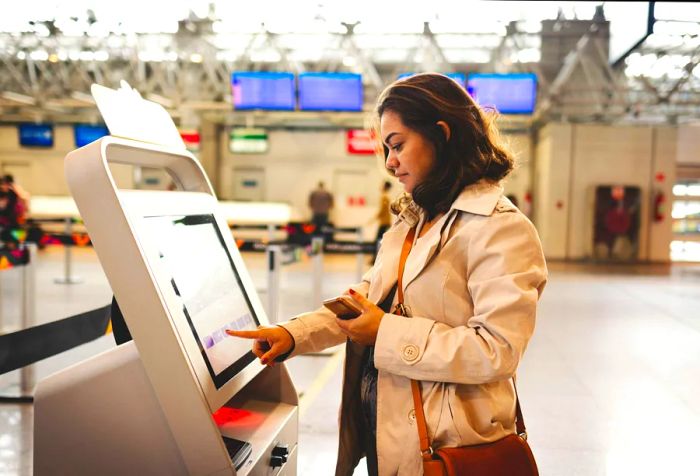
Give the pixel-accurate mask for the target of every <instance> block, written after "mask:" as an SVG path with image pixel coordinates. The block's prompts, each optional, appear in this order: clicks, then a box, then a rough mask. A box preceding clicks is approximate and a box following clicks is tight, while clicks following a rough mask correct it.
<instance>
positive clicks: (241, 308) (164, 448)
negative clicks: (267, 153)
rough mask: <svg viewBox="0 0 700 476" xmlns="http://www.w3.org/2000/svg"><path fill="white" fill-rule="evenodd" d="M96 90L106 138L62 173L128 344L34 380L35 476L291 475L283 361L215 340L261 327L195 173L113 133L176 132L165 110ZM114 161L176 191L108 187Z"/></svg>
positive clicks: (170, 151) (173, 156)
mask: <svg viewBox="0 0 700 476" xmlns="http://www.w3.org/2000/svg"><path fill="white" fill-rule="evenodd" d="M97 92H98V94H95V96H96V99H97V102H98V105H99V106H100V110H101V112H102V114H103V117H105V120H106V122H107V125H108V126H109V128H110V131H111V134H112V135H111V136H107V137H104V138H102V139H100V140H98V141H96V142H93V143H91V144H89V145H87V146H85V147H82V148H80V149H78V150H76V151H73V152H71V153H70V154H68V156H67V157H66V160H65V170H66V177H67V180H68V183H69V186H70V190H71V193H72V194H73V197H74V199H75V202H76V204H77V206H78V208H79V210H80V214H81V216H82V218H83V220H84V222H85V225H86V227H87V230H88V232H89V234H90V238H91V239H92V243H93V245H94V247H95V250H96V252H97V255H98V257H99V259H100V262H101V264H102V267H103V269H104V271H105V274H106V276H107V278H108V281H109V283H110V285H111V287H112V290H113V292H114V294H115V297H116V299H117V302H118V303H119V306H120V308H121V310H122V313H123V314H124V318H125V320H126V323H127V325H128V327H129V330H130V331H131V334H132V336H133V342H130V343H128V344H123V345H120V346H118V347H116V348H114V349H112V350H109V351H107V352H104V353H102V354H100V355H97V356H95V357H93V358H91V359H89V360H87V361H84V362H82V363H79V364H77V365H74V366H72V367H70V368H67V369H65V370H63V371H61V372H59V373H57V374H54V375H52V376H50V377H48V378H46V379H45V380H43V381H41V382H39V384H38V386H37V389H36V393H35V404H34V405H35V408H34V417H35V422H34V428H35V431H34V433H35V436H34V440H35V441H34V471H35V473H36V474H37V475H64V474H65V475H80V474H90V475H92V474H95V475H97V474H99V475H125V474H139V475H146V474H164V475H177V474H193V475H200V474H201V475H209V474H211V475H214V474H216V475H224V474H229V475H236V474H237V475H277V474H285V475H294V474H296V458H297V434H298V425H297V420H298V416H297V415H298V412H297V404H298V401H297V394H296V391H295V389H294V386H293V384H292V382H291V380H290V377H289V375H288V373H287V371H286V369H285V367H284V365H282V364H278V365H276V366H274V367H270V368H268V367H264V366H262V365H261V364H260V363H259V362H258V361H257V359H255V357H254V355H253V354H252V353H251V351H250V348H251V343H250V341H246V340H242V339H238V338H233V337H227V336H226V334H225V332H224V331H225V330H226V329H254V328H256V326H257V325H259V324H267V323H268V322H267V318H266V315H265V312H264V310H263V307H262V305H261V302H260V300H259V298H258V296H257V294H256V291H255V287H254V286H253V283H252V281H251V278H250V276H249V275H248V273H247V270H246V267H245V265H244V263H243V260H242V259H241V256H240V254H239V252H238V250H237V248H236V246H235V243H234V241H233V239H232V236H231V233H230V231H229V229H228V227H227V224H226V222H225V221H224V220H223V219H222V218H221V217H220V216H219V213H218V211H217V200H216V197H215V195H214V192H213V191H212V188H211V185H210V183H209V181H208V179H207V177H206V174H205V173H204V171H203V169H202V167H201V165H200V164H199V162H198V161H197V159H195V158H194V157H193V156H192V155H191V154H190V153H189V152H187V150H186V149H185V148H184V146H182V147H180V146H179V144H178V143H177V141H176V140H175V141H171V140H170V139H167V140H162V139H158V138H157V140H159V141H161V143H147V142H144V141H140V140H134V139H127V138H120V137H115V135H118V134H115V129H116V130H117V131H124V130H126V129H128V128H132V129H133V128H134V123H133V121H136V122H138V121H143V122H144V123H149V120H150V121H152V122H151V123H150V124H151V125H150V128H151V129H153V128H154V127H155V126H154V125H153V124H154V122H153V121H155V123H157V124H158V127H159V128H160V132H162V133H163V134H160V137H174V135H173V134H172V133H171V132H172V131H174V132H175V134H177V130H176V129H175V126H174V124H173V123H172V120H170V118H169V116H168V120H169V123H164V121H163V113H165V110H162V108H160V109H158V108H159V106H157V105H154V104H153V103H149V102H148V101H144V100H142V99H141V98H140V96H138V97H135V94H137V93H135V92H133V91H121V92H119V93H117V92H115V91H111V90H106V89H105V88H102V89H99V88H98V91H97ZM93 93H95V91H93ZM100 94H102V95H104V96H105V97H106V98H107V99H105V100H104V101H102V100H101V98H100V97H99V96H100ZM119 94H122V96H119ZM103 99H104V98H103ZM105 101H111V102H112V103H114V105H113V106H109V108H111V107H114V108H115V109H113V110H110V111H106V110H105ZM119 103H121V104H119ZM113 111H120V112H113ZM149 114H150V115H151V116H152V117H150V119H149ZM129 115H131V116H132V117H134V118H135V119H133V121H131V122H130V123H128V124H127V123H126V122H124V121H123V120H122V122H121V123H119V121H120V119H119V117H122V118H125V117H127V116H129ZM137 116H138V117H137ZM155 116H158V118H155ZM165 116H167V113H165ZM115 117H116V118H117V119H115ZM110 120H112V121H116V122H113V123H110ZM130 134H131V133H130ZM125 135H126V134H125ZM132 135H138V133H133V134H132ZM156 135H158V134H156ZM152 137H153V136H151V137H149V138H152ZM178 139H179V136H178ZM165 142H167V143H165ZM112 164H130V165H132V166H137V167H151V168H161V169H165V170H166V171H167V172H168V173H169V174H170V176H171V177H172V179H173V181H174V182H175V183H176V184H177V185H178V189H179V190H178V191H143V190H124V189H119V188H118V187H117V186H116V184H115V180H114V177H113V175H112V172H111V170H110V166H111V165H112Z"/></svg>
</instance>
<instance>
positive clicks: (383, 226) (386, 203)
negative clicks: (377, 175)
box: [372, 180, 391, 264]
mask: <svg viewBox="0 0 700 476" xmlns="http://www.w3.org/2000/svg"><path fill="white" fill-rule="evenodd" d="M389 190H391V182H389V181H388V180H386V181H385V182H384V185H382V191H381V196H380V198H379V210H377V215H376V216H375V220H377V222H378V223H379V227H378V228H377V236H376V238H375V239H374V255H373V256H372V264H374V260H375V259H377V251H378V250H379V242H380V241H381V239H382V236H384V233H386V231H387V230H388V229H389V228H390V227H391V209H390V205H391V197H390V196H389Z"/></svg>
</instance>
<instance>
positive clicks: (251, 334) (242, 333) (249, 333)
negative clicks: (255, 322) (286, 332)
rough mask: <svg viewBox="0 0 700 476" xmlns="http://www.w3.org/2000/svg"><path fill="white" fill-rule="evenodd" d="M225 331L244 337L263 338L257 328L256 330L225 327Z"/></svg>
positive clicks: (231, 334)
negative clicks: (236, 329)
mask: <svg viewBox="0 0 700 476" xmlns="http://www.w3.org/2000/svg"><path fill="white" fill-rule="evenodd" d="M226 333H227V334H228V335H230V336H234V337H243V338H244V339H264V338H265V336H264V334H263V333H262V332H261V331H259V330H257V331H235V330H232V329H226Z"/></svg>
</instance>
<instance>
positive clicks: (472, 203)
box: [452, 180, 503, 216]
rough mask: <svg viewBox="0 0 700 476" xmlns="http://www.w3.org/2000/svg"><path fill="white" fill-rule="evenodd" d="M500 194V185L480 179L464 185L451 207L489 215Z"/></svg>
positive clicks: (501, 188) (501, 190) (501, 189)
mask: <svg viewBox="0 0 700 476" xmlns="http://www.w3.org/2000/svg"><path fill="white" fill-rule="evenodd" d="M501 195H503V187H502V186H500V185H499V184H495V183H491V182H486V181H483V180H482V181H480V182H477V183H475V184H472V185H469V186H467V187H465V188H464V190H462V193H460V194H459V196H458V197H457V199H456V200H455V201H454V203H453V204H452V209H456V210H461V211H463V212H467V213H473V214H475V215H484V216H489V215H491V214H492V213H493V210H494V209H495V208H496V204H497V203H498V199H499V198H501Z"/></svg>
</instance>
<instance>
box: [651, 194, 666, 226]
mask: <svg viewBox="0 0 700 476" xmlns="http://www.w3.org/2000/svg"><path fill="white" fill-rule="evenodd" d="M665 217H666V194H665V193H664V192H663V191H662V190H657V191H656V193H655V194H654V221H655V222H657V223H658V222H660V221H664V218H665Z"/></svg>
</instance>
